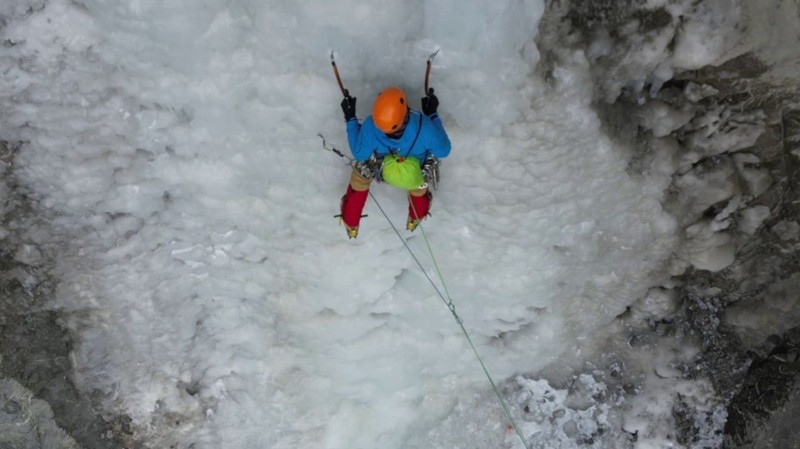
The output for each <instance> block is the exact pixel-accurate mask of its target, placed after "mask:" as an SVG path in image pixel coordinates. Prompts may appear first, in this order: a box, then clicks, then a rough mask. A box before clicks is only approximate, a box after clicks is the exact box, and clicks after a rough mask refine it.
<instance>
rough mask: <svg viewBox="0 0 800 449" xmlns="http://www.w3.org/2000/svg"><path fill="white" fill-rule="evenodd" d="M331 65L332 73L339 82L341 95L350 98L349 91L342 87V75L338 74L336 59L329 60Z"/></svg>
mask: <svg viewBox="0 0 800 449" xmlns="http://www.w3.org/2000/svg"><path fill="white" fill-rule="evenodd" d="M331 66H332V67H333V74H334V75H336V82H337V83H339V89H340V90H341V91H342V95H344V97H345V98H350V91H348V90H347V89H345V88H344V84H342V77H340V76H339V69H338V68H337V67H336V61H333V60H332V61H331Z"/></svg>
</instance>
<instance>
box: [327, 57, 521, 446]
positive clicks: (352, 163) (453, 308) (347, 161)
mask: <svg viewBox="0 0 800 449" xmlns="http://www.w3.org/2000/svg"><path fill="white" fill-rule="evenodd" d="M331 58H332V56H331ZM317 136H319V138H320V139H322V148H323V149H325V150H327V151H330V152H332V153H334V154H336V155H337V156H339V157H340V158H342V159H344V161H345V164H347V165H348V166H350V167H354V166H355V160H354V159H353V158H352V157H350V156H347V155H345V154H344V153H342V152H341V151H339V150H338V149H337V148H336V147H334V146H333V145H331V144H329V143H328V142H327V141H326V140H325V137H324V136H323V135H322V134H317ZM369 196H370V198H372V201H374V202H375V205H376V206H378V209H379V210H380V211H381V213H382V214H383V216H384V218H386V221H388V222H389V225H390V226H391V227H392V229H393V230H394V233H395V234H397V238H399V239H400V241H401V242H403V246H405V247H406V250H408V253H409V254H411V257H412V258H413V259H414V262H416V263H417V266H418V267H419V269H420V271H422V274H424V275H425V277H426V278H427V279H428V282H430V284H431V286H432V287H433V289H434V290H435V291H436V294H437V295H438V296H439V298H441V299H442V302H444V305H445V306H447V308H448V310H450V313H451V314H452V315H453V318H454V319H455V320H456V324H458V327H459V328H461V332H463V333H464V337H466V338H467V342H468V343H469V347H470V348H472V352H473V354H475V357H476V358H477V359H478V363H480V365H481V368H482V369H483V373H484V374H485V375H486V378H487V379H489V383H490V384H491V385H492V389H493V390H494V394H495V395H496V396H497V400H498V401H499V402H500V405H501V406H502V407H503V411H504V412H505V413H506V416H508V419H509V420H510V421H511V425H512V426H513V427H514V430H515V431H516V432H517V435H518V436H519V439H520V441H522V444H523V445H524V446H525V449H531V447H530V446H529V445H528V442H527V441H526V440H525V437H524V436H523V435H522V431H521V430H520V428H519V426H518V425H517V421H516V420H515V419H514V417H513V416H512V415H511V410H510V409H509V408H508V405H507V404H506V401H505V400H504V399H503V396H502V395H501V394H500V390H499V389H498V388H497V384H495V382H494V379H492V376H491V374H489V370H488V369H487V368H486V364H485V363H483V359H482V358H481V356H480V354H478V350H477V349H476V348H475V344H474V343H473V342H472V338H471V337H470V336H469V332H467V329H466V328H465V327H464V320H462V319H461V317H460V316H458V313H456V305H455V304H454V303H453V299H452V297H451V296H450V292H449V291H448V290H447V284H446V283H445V281H444V276H442V271H441V270H440V269H439V263H438V262H437V261H436V257H435V256H434V255H433V250H432V249H431V243H430V240H429V239H428V235H427V234H426V233H425V228H424V227H423V226H422V223H420V224H419V228H420V230H421V231H422V237H423V239H424V240H425V246H426V247H427V248H428V253H429V254H430V256H431V260H432V261H433V266H434V267H435V268H436V274H437V275H438V276H439V281H440V282H441V283H442V288H444V291H445V293H444V294H442V292H441V290H439V287H438V286H437V285H436V283H435V282H434V281H433V279H431V277H430V275H428V272H427V271H426V270H425V267H424V266H423V265H422V262H420V260H419V258H418V257H417V255H416V254H414V251H413V250H412V249H411V247H410V246H408V242H406V239H404V238H403V235H402V234H400V231H399V230H398V229H397V227H396V226H395V225H394V223H393V222H392V220H391V219H390V218H389V214H387V213H386V211H385V210H383V207H382V206H381V203H380V202H379V201H378V199H377V198H375V195H374V194H373V193H372V191H371V190H370V191H369ZM409 204H411V208H412V210H413V212H414V215H415V216H417V217H419V214H418V213H417V210H416V208H415V207H414V203H412V202H411V201H409Z"/></svg>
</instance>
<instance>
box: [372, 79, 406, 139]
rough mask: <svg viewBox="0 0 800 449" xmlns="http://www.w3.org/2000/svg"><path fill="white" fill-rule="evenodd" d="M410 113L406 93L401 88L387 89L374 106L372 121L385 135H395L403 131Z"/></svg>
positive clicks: (380, 94) (379, 95)
mask: <svg viewBox="0 0 800 449" xmlns="http://www.w3.org/2000/svg"><path fill="white" fill-rule="evenodd" d="M407 113H408V100H407V99H406V93H405V92H403V89H400V88H399V87H394V86H392V87H387V88H386V89H384V90H383V91H382V92H381V93H379V94H378V98H376V99H375V105H374V106H372V121H374V122H375V126H377V127H378V129H380V130H381V131H383V132H384V133H385V134H393V133H396V132H398V131H400V130H401V129H403V123H404V122H405V119H406V114H407Z"/></svg>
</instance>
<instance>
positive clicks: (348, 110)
mask: <svg viewBox="0 0 800 449" xmlns="http://www.w3.org/2000/svg"><path fill="white" fill-rule="evenodd" d="M342 112H344V121H346V122H349V121H350V120H351V119H354V118H356V97H351V96H347V97H344V100H342Z"/></svg>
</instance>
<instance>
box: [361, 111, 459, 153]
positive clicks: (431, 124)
mask: <svg viewBox="0 0 800 449" xmlns="http://www.w3.org/2000/svg"><path fill="white" fill-rule="evenodd" d="M408 112H409V114H410V116H409V118H408V125H406V130H405V131H404V132H403V135H402V136H401V137H400V138H399V139H392V138H391V137H389V136H387V135H386V134H384V133H383V132H382V131H381V130H379V129H378V128H377V127H375V123H374V122H373V121H372V116H369V117H367V118H366V119H365V120H364V123H363V124H361V123H358V119H355V118H353V119H350V120H349V121H348V122H347V142H348V143H349V144H350V151H351V152H352V153H353V158H355V160H356V161H359V162H361V161H366V160H367V159H369V157H370V156H372V153H377V155H378V156H385V155H387V154H389V153H392V152H394V153H397V154H399V155H400V156H403V157H407V156H411V157H414V158H417V159H418V160H419V161H420V162H423V161H424V160H425V158H426V157H427V156H428V155H429V154H430V155H433V156H436V157H437V158H443V157H447V155H448V154H450V139H449V138H448V137H447V133H446V132H445V130H444V125H443V124H442V119H441V118H439V115H438V114H433V115H432V116H431V117H428V116H426V115H424V114H422V113H421V112H419V111H414V110H412V109H409V111H408ZM418 131H419V132H418ZM412 145H413V147H412ZM409 150H411V151H410V152H409Z"/></svg>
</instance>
